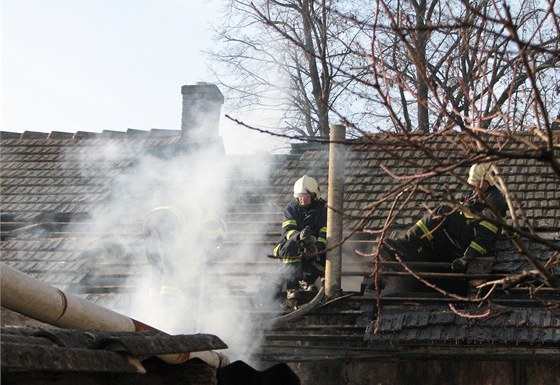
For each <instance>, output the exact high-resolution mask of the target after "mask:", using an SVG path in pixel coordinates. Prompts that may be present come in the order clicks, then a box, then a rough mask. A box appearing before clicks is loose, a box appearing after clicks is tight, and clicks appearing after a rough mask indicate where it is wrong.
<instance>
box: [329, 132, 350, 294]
mask: <svg viewBox="0 0 560 385" xmlns="http://www.w3.org/2000/svg"><path fill="white" fill-rule="evenodd" d="M345 137H346V127H344V126H343V125H341V124H334V125H332V126H331V129H330V145H329V177H328V178H329V180H328V184H329V185H328V197H327V202H328V205H329V208H328V211H327V241H328V245H329V248H332V249H330V250H329V251H328V252H327V263H326V266H325V294H326V296H327V298H335V297H338V296H339V295H340V294H341V293H342V284H341V278H340V277H341V271H342V246H341V245H339V246H336V247H333V246H335V245H338V244H339V243H340V242H341V241H342V226H343V218H342V214H343V204H344V176H345V175H344V174H345V171H344V163H345V147H344V144H343V142H344V139H345Z"/></svg>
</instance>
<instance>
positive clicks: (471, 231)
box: [381, 163, 507, 291]
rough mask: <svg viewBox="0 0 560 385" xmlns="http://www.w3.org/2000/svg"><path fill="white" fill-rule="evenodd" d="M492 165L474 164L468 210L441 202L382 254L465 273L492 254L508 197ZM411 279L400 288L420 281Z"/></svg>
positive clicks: (389, 242)
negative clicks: (444, 265) (480, 258)
mask: <svg viewBox="0 0 560 385" xmlns="http://www.w3.org/2000/svg"><path fill="white" fill-rule="evenodd" d="M491 166H492V165H491V164H489V163H479V164H474V165H472V166H471V168H470V170H469V177H468V180H467V182H468V183H469V184H470V185H471V186H472V187H473V192H472V194H471V195H470V196H469V197H468V198H465V199H464V200H463V202H462V205H463V207H464V209H462V210H457V209H454V208H452V207H450V206H448V205H439V206H438V207H437V208H436V209H435V210H433V211H432V212H429V213H427V214H426V215H425V216H424V217H423V218H421V219H420V220H419V221H418V222H416V224H415V225H414V226H412V227H411V228H410V229H408V231H406V233H405V234H403V235H401V236H398V237H396V238H389V239H386V240H385V246H384V247H382V249H381V251H382V257H384V258H387V259H392V258H394V253H397V254H399V256H400V257H401V258H403V260H405V261H432V262H450V263H451V265H450V267H451V270H452V271H454V272H465V271H466V270H467V268H468V265H469V263H470V262H471V261H473V260H474V259H475V258H476V257H478V256H485V255H491V254H492V252H493V249H494V247H495V244H496V240H497V238H498V235H499V233H500V231H501V229H500V227H499V225H498V223H497V221H495V220H498V219H500V218H502V217H504V216H505V214H506V211H507V204H506V200H505V197H504V195H503V194H502V192H501V191H500V190H499V189H498V188H497V187H496V186H495V185H494V178H493V176H492V170H491V168H492V167H491ZM401 282H402V281H401ZM408 282H409V284H408V285H404V287H403V285H401V287H399V288H398V291H402V290H409V289H410V287H409V286H410V284H411V283H417V280H415V279H412V280H411V281H408ZM407 286H408V287H407Z"/></svg>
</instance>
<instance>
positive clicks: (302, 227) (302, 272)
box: [274, 175, 327, 310]
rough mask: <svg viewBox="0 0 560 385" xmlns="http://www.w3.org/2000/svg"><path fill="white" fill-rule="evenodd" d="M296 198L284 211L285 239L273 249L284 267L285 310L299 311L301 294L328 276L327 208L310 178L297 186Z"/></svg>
mask: <svg viewBox="0 0 560 385" xmlns="http://www.w3.org/2000/svg"><path fill="white" fill-rule="evenodd" d="M294 198H296V199H295V200H294V201H292V202H290V203H288V205H287V206H286V208H285V210H284V219H283V222H282V237H281V239H280V242H279V243H278V245H276V247H275V248H274V256H276V257H277V258H281V259H282V262H283V263H284V264H285V272H284V273H285V274H284V278H285V281H286V289H287V298H286V300H284V302H283V304H282V307H283V308H284V309H285V310H294V309H296V308H297V306H298V299H299V297H300V292H299V290H301V289H303V290H305V289H307V288H309V287H311V286H312V285H313V284H314V283H315V281H316V280H317V279H318V278H319V277H324V275H325V260H326V256H325V249H326V246H327V208H326V206H325V201H324V200H322V199H321V192H320V189H319V185H318V184H317V181H316V180H315V179H314V178H312V177H310V176H307V175H304V176H302V177H301V178H299V179H298V180H297V181H296V182H295V183H294Z"/></svg>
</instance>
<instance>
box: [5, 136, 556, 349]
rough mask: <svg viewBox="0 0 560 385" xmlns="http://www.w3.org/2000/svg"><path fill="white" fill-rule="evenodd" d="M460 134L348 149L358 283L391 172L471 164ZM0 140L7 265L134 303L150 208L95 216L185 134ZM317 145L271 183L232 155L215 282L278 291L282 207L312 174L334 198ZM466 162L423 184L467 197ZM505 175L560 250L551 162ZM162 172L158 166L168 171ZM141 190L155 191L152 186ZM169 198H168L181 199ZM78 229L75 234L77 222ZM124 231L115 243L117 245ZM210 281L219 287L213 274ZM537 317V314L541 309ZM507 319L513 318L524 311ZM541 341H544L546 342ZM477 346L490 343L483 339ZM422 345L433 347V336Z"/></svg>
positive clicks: (503, 244)
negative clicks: (133, 171) (144, 161)
mask: <svg viewBox="0 0 560 385" xmlns="http://www.w3.org/2000/svg"><path fill="white" fill-rule="evenodd" d="M453 135H458V136H460V134H453ZM453 135H452V134H450V135H449V136H444V137H437V136H433V137H429V138H428V139H426V138H424V137H422V136H418V138H417V142H415V141H412V143H411V142H410V141H408V142H405V141H403V140H401V139H402V138H401V137H399V136H391V135H386V134H380V135H376V136H373V137H372V138H369V139H368V140H367V141H366V140H362V141H355V142H352V144H351V145H349V146H348V153H347V158H346V178H345V185H346V186H345V187H346V188H345V200H344V205H345V221H346V222H345V226H346V227H345V233H348V232H350V231H351V230H353V226H354V225H355V224H356V223H358V221H359V220H361V219H364V220H365V222H364V223H363V224H362V226H361V228H360V229H359V230H360V231H358V232H357V233H356V234H355V235H354V236H353V237H351V238H350V240H349V241H348V242H347V243H346V244H345V246H344V255H345V259H344V263H345V264H347V265H344V266H343V269H344V270H345V271H349V270H351V271H352V274H354V276H357V277H358V279H360V278H361V277H363V276H367V275H369V274H370V272H371V270H372V265H371V264H370V263H369V262H368V261H367V260H364V259H363V258H361V257H357V256H356V255H355V253H354V250H357V249H359V250H361V251H363V252H369V251H371V250H372V248H373V246H374V244H375V242H374V236H373V235H371V234H370V233H367V232H364V231H362V230H364V229H365V230H367V229H373V230H377V229H379V228H381V227H382V226H383V224H384V223H385V218H386V216H387V213H388V210H389V207H390V202H389V201H387V202H381V201H382V200H383V198H384V196H385V194H386V193H387V192H388V191H391V190H393V189H397V188H399V187H400V186H401V185H402V184H403V183H405V182H406V181H403V180H398V179H395V178H394V177H393V176H391V175H390V174H389V172H388V171H390V172H392V173H394V174H396V175H401V176H402V175H414V174H416V173H424V172H427V171H433V170H436V171H440V170H442V169H444V168H445V166H449V165H451V164H452V163H453V162H456V161H457V160H463V159H464V158H465V152H466V151H472V143H471V144H470V145H464V146H461V143H468V140H466V139H464V140H457V138H456V137H454V136H453ZM420 142H421V143H422V144H423V145H425V146H427V148H428V149H429V150H428V151H426V150H425V149H421V148H419V146H417V145H416V144H418V143H420ZM458 143H459V144H458ZM1 144H2V147H1V153H0V161H1V162H2V176H1V181H0V182H1V183H0V192H1V194H2V201H1V203H0V209H1V222H2V241H1V243H0V246H1V247H0V253H1V254H0V258H1V260H2V262H4V263H7V264H9V265H10V266H12V267H15V268H17V269H20V270H22V271H24V272H26V273H29V274H30V275H32V276H34V277H36V278H38V279H40V280H42V281H45V282H47V283H50V284H52V285H55V286H59V287H64V288H67V289H69V290H70V291H71V292H73V293H78V294H82V295H83V296H84V298H86V299H88V300H91V301H93V302H96V303H98V304H101V305H105V304H109V303H111V304H112V305H115V304H117V307H118V303H119V301H124V302H126V301H127V300H128V297H127V296H128V294H129V293H130V291H131V290H134V286H135V284H136V283H137V281H138V280H140V279H141V278H142V277H138V276H137V275H136V273H135V272H137V271H138V268H139V267H141V266H142V263H144V264H145V263H147V262H146V258H145V247H144V245H143V244H142V223H141V215H142V213H143V212H144V211H145V209H146V208H147V207H148V206H147V205H146V206H143V205H141V204H138V205H134V206H133V207H131V208H130V211H129V212H127V215H126V217H125V218H121V219H120V220H118V221H115V222H113V225H111V226H110V227H104V228H98V227H93V225H94V222H93V219H92V217H91V216H92V214H93V213H94V212H99V210H103V209H104V208H107V207H108V208H110V205H109V203H110V201H111V199H113V198H114V197H115V196H116V195H118V194H119V192H118V191H115V186H114V184H113V183H114V181H115V180H116V178H118V177H119V176H121V175H122V174H123V172H125V171H126V170H128V169H129V168H130V167H133V166H134V165H136V164H137V162H138V157H139V156H140V155H142V156H143V155H145V154H146V152H144V151H142V152H141V151H139V149H140V147H141V148H142V149H148V153H149V154H152V155H157V156H160V157H163V158H165V157H168V156H172V154H174V153H175V152H177V151H181V150H182V151H184V150H185V147H184V146H185V144H182V143H180V141H179V132H176V133H174V132H173V131H161V132H160V131H156V130H152V131H150V132H137V131H134V130H129V131H128V132H126V133H118V134H116V133H106V132H105V133H103V134H97V135H95V134H89V135H88V134H87V133H76V134H74V135H67V134H60V133H58V134H53V133H52V134H50V135H32V133H24V134H23V135H19V136H18V135H11V134H6V133H2V134H1ZM496 144H498V143H497V141H496ZM499 144H500V145H502V144H504V145H505V146H504V147H502V148H503V149H506V150H512V151H513V150H515V151H518V150H520V149H522V148H523V146H524V144H523V142H513V141H512V142H511V143H509V142H507V143H499ZM314 147H315V149H314V150H312V151H306V150H305V146H300V147H299V148H298V150H299V151H301V153H300V154H299V155H295V154H292V155H286V156H274V157H270V158H268V159H267V160H266V162H269V163H272V164H273V165H272V168H271V169H272V175H268V174H266V175H264V174H263V175H250V172H248V171H246V170H249V167H248V165H250V164H253V163H255V160H254V159H253V158H251V157H246V158H243V159H241V158H236V157H230V159H232V160H233V159H235V160H234V161H237V162H239V163H240V164H241V167H239V168H237V169H236V171H235V172H232V173H231V174H230V175H229V176H228V178H229V180H228V181H227V183H226V184H227V186H228V198H227V199H228V200H229V201H231V202H230V203H232V204H230V205H228V207H227V210H226V213H225V214H224V216H225V219H226V221H227V223H228V230H229V237H228V240H227V241H226V243H225V244H224V246H223V247H222V249H221V251H220V260H219V263H216V264H214V266H213V268H212V269H211V270H210V271H208V274H209V276H210V275H211V276H212V277H218V276H220V277H223V276H227V277H228V279H230V280H231V282H233V285H232V287H233V289H232V293H233V294H234V295H237V296H238V297H241V296H243V295H245V296H246V295H247V294H248V293H249V294H251V295H254V294H255V293H257V292H258V291H259V289H258V288H259V284H270V282H269V281H267V279H268V277H270V276H272V275H273V273H274V272H276V271H277V270H278V264H277V263H275V262H276V261H273V260H270V259H267V258H266V255H267V254H270V253H271V251H272V248H273V246H274V245H275V243H276V242H277V240H278V238H279V236H280V222H281V218H282V210H283V207H284V205H285V204H286V203H287V202H288V201H289V200H290V199H292V186H293V183H294V181H295V180H296V179H297V178H299V177H300V176H301V175H302V174H304V173H305V174H308V175H311V176H314V177H316V178H317V179H318V182H319V184H320V185H321V186H322V188H323V191H322V195H323V197H325V198H326V197H327V191H326V190H327V189H326V186H327V162H328V152H327V151H326V149H327V148H326V146H323V147H324V150H316V148H317V146H314ZM318 147H321V146H320V145H319V146H318ZM111 150H114V152H112V151H111ZM554 151H555V152H554V153H555V155H556V157H557V158H558V157H559V155H560V147H559V146H558V140H557V139H556V147H555V149H554ZM259 161H261V160H259ZM468 166H469V165H468V164H464V165H462V166H461V167H459V168H457V169H455V170H454V172H455V175H456V176H454V175H453V174H452V173H436V174H435V175H433V176H429V177H426V179H425V180H424V181H423V186H425V187H429V188H431V189H433V190H434V191H441V190H442V187H443V186H444V185H447V186H448V187H449V190H450V191H452V192H453V193H455V194H457V196H460V194H461V193H463V191H462V187H461V184H460V181H459V179H458V176H461V177H462V176H464V175H465V174H466V173H467V170H468ZM499 168H500V170H501V175H502V177H503V178H504V180H505V182H506V183H507V185H508V186H509V188H510V191H511V192H512V193H513V194H515V195H516V196H517V197H519V199H520V202H521V204H522V207H523V208H524V212H525V214H526V216H527V220H528V222H529V223H531V224H532V225H533V227H534V229H535V230H536V231H537V232H538V233H539V234H540V235H543V236H544V237H545V238H547V239H548V240H550V241H552V242H558V240H559V233H558V232H559V230H560V203H559V202H560V188H559V186H560V182H559V177H558V175H556V174H555V173H554V172H553V171H552V170H551V168H550V167H549V166H548V165H547V164H546V162H545V161H542V160H534V159H525V158H522V157H512V158H511V159H510V160H509V161H507V162H505V161H501V162H500V163H499ZM164 171H165V170H161V172H162V173H163V172H164ZM185 172H188V165H185ZM145 187H146V188H150V187H154V186H152V185H150V184H149V183H147V184H146V186H145ZM168 193H169V194H170V195H172V194H173V193H174V192H173V191H169V192H168ZM134 198H140V199H138V200H134V202H137V201H138V202H141V200H142V196H139V197H134ZM378 201H379V202H380V203H379V205H377V206H376V209H375V210H373V211H372V209H371V208H372V207H373V206H372V205H373V204H374V203H375V202H378ZM437 203H438V199H437V197H435V196H432V195H430V194H427V193H426V192H423V191H418V192H417V193H416V194H415V195H414V196H413V197H412V199H411V201H410V202H409V203H408V204H407V205H406V206H405V207H403V209H402V210H401V211H400V213H399V215H398V217H397V219H396V223H395V226H396V227H399V228H403V227H406V226H408V225H410V224H412V223H414V222H415V221H416V220H417V219H418V217H419V216H420V215H421V214H422V213H423V212H424V210H425V208H426V207H434V206H435V205H436V204H437ZM70 223H72V226H69V224H70ZM117 234H118V235H119V241H118V243H117V242H113V240H114V238H115V237H114V236H115V235H117ZM528 244H529V245H530V249H531V250H532V252H533V253H534V255H535V257H536V258H537V259H538V260H540V261H546V260H547V258H548V257H549V256H550V253H549V251H550V249H549V248H546V247H544V246H542V245H539V244H535V243H531V242H528ZM356 261H358V262H356ZM528 268H531V265H530V264H529V263H528V262H527V261H526V260H525V258H524V257H523V256H522V255H521V253H519V252H517V251H515V249H514V248H513V245H512V244H511V242H509V241H508V240H506V239H502V240H501V241H500V243H499V245H498V253H497V256H496V259H495V263H494V269H493V270H494V272H503V273H510V272H520V271H523V270H525V269H528ZM343 273H344V271H343ZM212 274H215V275H212ZM240 277H242V278H241V279H240ZM135 279H136V280H135ZM208 281H209V282H210V284H215V285H216V286H218V284H217V283H216V282H218V279H217V278H216V279H209V280H208ZM250 301H253V300H250ZM251 303H258V301H256V302H255V301H253V302H251ZM372 303H373V300H372ZM368 309H369V308H368ZM370 310H371V309H370ZM370 310H368V311H370ZM519 311H521V310H519ZM527 311H529V310H527ZM533 311H534V312H535V313H534V314H536V313H538V312H541V313H542V312H543V311H545V310H531V312H533ZM368 314H369V313H368ZM406 314H407V313H403V314H401V315H400V316H399V315H394V316H390V317H389V316H387V317H386V318H384V319H383V322H390V325H393V322H394V323H395V325H396V324H397V323H398V322H399V321H398V320H397V321H393V320H394V319H399V318H398V317H401V316H402V317H405V318H406V317H408V316H407V315H406ZM434 314H436V313H434ZM441 314H442V315H441V317H443V318H445V319H448V320H449V322H450V323H449V326H445V327H446V328H447V329H446V330H447V332H449V333H455V334H454V337H450V338H456V339H458V340H460V341H470V340H469V338H471V337H472V338H475V336H476V334H472V335H471V334H468V335H467V334H465V335H463V334H461V333H460V329H457V328H455V329H454V328H453V327H452V324H453V325H455V323H456V322H459V319H458V318H455V316H454V315H453V316H452V315H451V314H450V313H449V310H448V309H447V310H445V311H443V312H442V313H441ZM509 314H510V316H515V317H517V313H516V312H512V313H509ZM523 314H525V313H523ZM531 314H533V313H531ZM371 316H372V317H373V316H374V314H372V315H371ZM384 317H385V316H384ZM391 317H393V318H391ZM434 317H435V316H434ZM446 317H447V318H446ZM543 317H544V315H543ZM428 319H430V318H428ZM543 319H544V318H543ZM407 322H408V321H407ZM438 322H439V321H438ZM496 322H497V321H496ZM504 322H505V321H504ZM478 325H480V327H481V328H482V329H484V330H487V332H488V333H494V332H493V331H492V329H491V328H490V327H489V326H491V325H493V324H491V323H487V324H484V323H479V324H478ZM432 326H433V328H432ZM382 327H383V328H385V329H383V330H386V331H387V332H390V333H397V332H398V330H400V329H398V330H397V328H395V329H394V330H393V329H390V328H389V329H387V328H388V326H387V324H385V323H384V324H382ZM418 327H424V329H430V331H424V332H425V333H436V334H437V330H436V329H437V328H442V327H443V326H442V324H437V323H435V324H433V325H432V324H431V323H427V324H425V325H423V326H422V325H418ZM434 328H435V329H434ZM432 329H433V330H432ZM447 332H446V333H447ZM403 333H404V332H403ZM406 333H408V334H403V337H402V340H403V341H404V340H406V339H407V338H408V339H410V340H411V341H412V340H414V341H416V340H417V339H418V338H419V337H418V335H417V334H418V333H420V332H419V331H416V332H411V331H406ZM414 333H417V334H414ZM441 333H443V332H441ZM441 333H440V334H439V336H440V338H443V337H442V336H444V334H441ZM429 335H430V336H432V334H429ZM433 335H435V334H433ZM450 335H451V334H450ZM542 336H543V338H544V337H546V336H545V335H544V334H543V335H542ZM506 337H507V336H506ZM369 338H371V341H381V339H382V338H385V337H380V336H377V335H375V336H373V335H372V336H370V337H369ZM379 338H381V339H379ZM434 338H435V337H434ZM481 338H489V337H488V335H484V336H483V337H481ZM508 338H509V337H508ZM547 338H548V337H547ZM551 338H552V337H551ZM554 338H557V337H554ZM419 341H421V342H422V343H428V340H426V339H424V340H421V339H420V340H419ZM496 341H497V340H496Z"/></svg>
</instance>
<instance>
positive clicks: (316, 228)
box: [274, 200, 327, 263]
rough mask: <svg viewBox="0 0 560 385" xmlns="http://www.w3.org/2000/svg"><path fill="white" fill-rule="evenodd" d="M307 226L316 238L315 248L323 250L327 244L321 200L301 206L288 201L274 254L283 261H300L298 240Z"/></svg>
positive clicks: (325, 219) (324, 215)
mask: <svg viewBox="0 0 560 385" xmlns="http://www.w3.org/2000/svg"><path fill="white" fill-rule="evenodd" d="M308 226H309V228H310V230H311V234H312V235H313V236H314V237H315V238H316V240H317V243H316V247H317V250H318V251H319V252H321V251H324V250H325V249H326V246H327V208H326V207H325V205H324V203H323V201H320V200H313V201H312V202H311V204H309V205H307V206H301V205H300V204H299V203H298V202H297V201H292V202H290V203H289V204H288V205H287V206H286V208H285V209H284V220H283V222H282V237H281V238H280V242H279V244H278V245H277V246H276V247H275V248H274V255H275V256H277V257H281V258H283V262H285V263H297V262H301V261H302V258H301V256H299V255H298V240H299V238H300V237H299V235H300V233H301V231H302V230H303V229H304V228H306V227H308ZM323 254H324V253H323ZM323 257H324V256H323Z"/></svg>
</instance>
